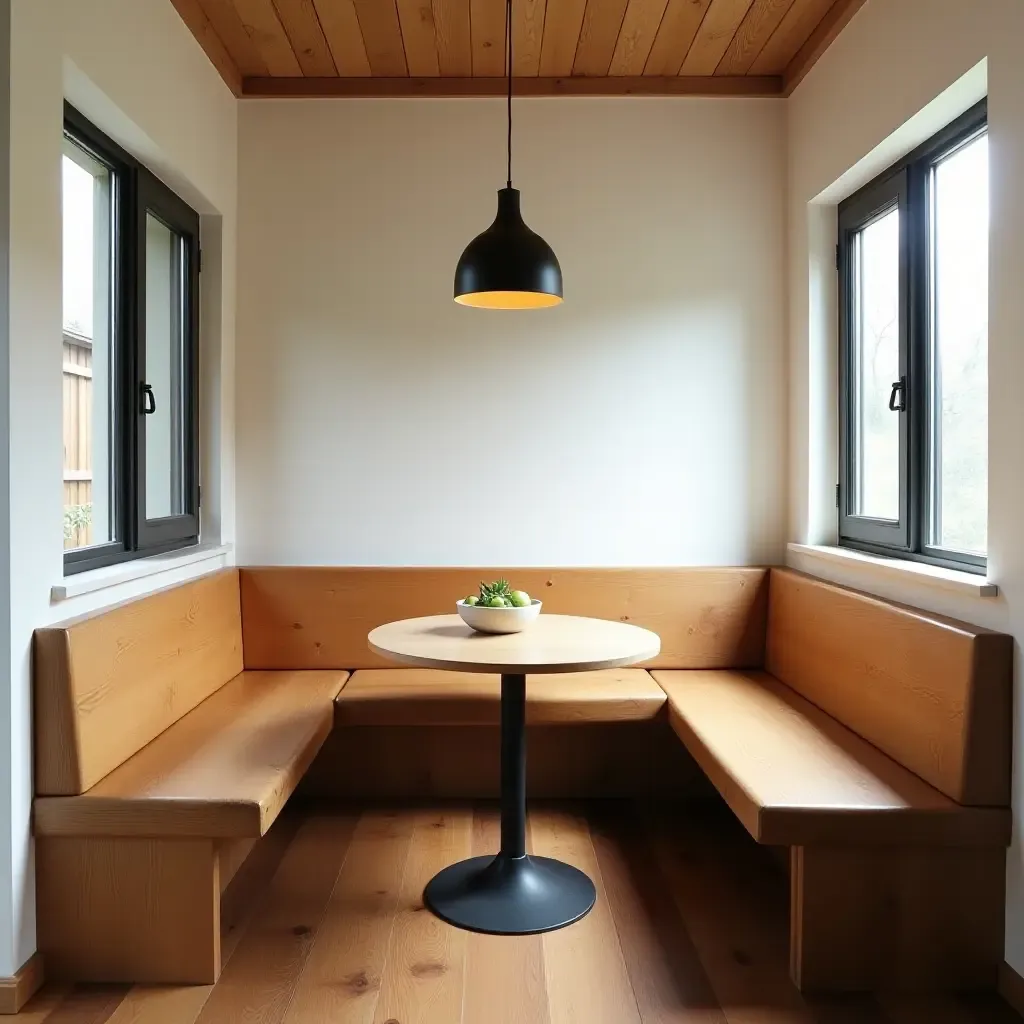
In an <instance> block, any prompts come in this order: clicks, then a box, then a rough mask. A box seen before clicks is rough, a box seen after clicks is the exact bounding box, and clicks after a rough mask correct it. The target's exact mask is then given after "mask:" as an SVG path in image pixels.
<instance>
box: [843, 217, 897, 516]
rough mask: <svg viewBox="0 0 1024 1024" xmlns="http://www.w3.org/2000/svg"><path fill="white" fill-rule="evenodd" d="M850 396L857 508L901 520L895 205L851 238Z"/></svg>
mask: <svg viewBox="0 0 1024 1024" xmlns="http://www.w3.org/2000/svg"><path fill="white" fill-rule="evenodd" d="M851 255H852V259H853V266H852V271H853V280H852V282H851V284H852V299H853V308H852V320H851V325H850V326H851V350H852V357H853V366H852V375H851V385H852V389H853V394H852V396H851V398H852V401H851V404H850V410H851V420H852V422H851V426H852V439H853V453H852V454H853V467H854V474H853V476H854V486H853V492H854V493H853V502H852V509H851V511H852V512H853V514H854V515H858V516H870V517H872V518H875V519H887V520H898V519H899V515H900V481H899V470H900V422H899V414H898V413H895V412H890V410H889V395H890V392H891V390H892V384H893V381H896V380H898V379H899V376H900V369H899V367H900V352H899V333H900V332H899V324H900V316H899V314H900V307H899V291H900V289H899V285H900V273H899V265H900V215H899V209H898V207H893V208H892V209H891V210H889V211H888V212H886V213H884V214H882V215H881V216H880V217H878V218H877V219H875V220H874V221H872V222H871V223H870V224H868V225H867V227H865V228H863V229H862V230H861V231H859V232H858V233H857V234H856V235H855V236H854V239H853V250H852V254H851Z"/></svg>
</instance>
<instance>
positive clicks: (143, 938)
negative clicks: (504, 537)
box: [34, 570, 348, 983]
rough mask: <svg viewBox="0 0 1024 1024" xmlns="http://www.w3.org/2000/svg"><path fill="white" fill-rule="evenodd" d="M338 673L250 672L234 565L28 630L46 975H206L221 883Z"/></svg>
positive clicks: (314, 745) (292, 766) (297, 759)
mask: <svg viewBox="0 0 1024 1024" xmlns="http://www.w3.org/2000/svg"><path fill="white" fill-rule="evenodd" d="M347 675H348V674H347V673H346V672H343V671H337V670H333V669H332V670H314V671H267V672H248V671H244V670H243V657H242V626H241V616H240V604H239V585H238V573H237V571H235V570H230V571H225V572H222V573H218V574H216V575H213V576H208V577H205V578H203V579H201V580H198V581H196V582H193V583H189V584H186V585H184V586H180V587H175V588H173V589H171V590H167V591H163V592H161V593H157V594H154V595H152V596H150V597H146V598H144V599H142V600H139V601H133V602H130V603H128V604H124V605H122V606H120V607H117V608H114V609H110V610H107V611H104V612H102V613H99V614H96V615H92V616H86V617H83V618H81V619H77V620H74V621H71V622H67V623H64V624H62V625H59V626H54V627H51V628H47V629H41V630H38V631H37V633H36V640H35V671H34V676H35V741H36V749H35V756H36V772H35V776H36V779H35V785H36V793H37V799H36V801H35V804H34V832H35V836H36V878H37V901H36V902H37V932H38V942H39V948H40V951H41V952H42V954H43V957H44V961H45V964H46V970H47V973H48V974H49V975H51V976H53V977H58V978H59V977H67V978H71V979H74V980H78V981H90V980H95V981H106V982H113V981H131V982H195V983H204V982H213V981H215V980H216V979H217V976H218V974H219V972H220V900H221V894H222V891H223V889H224V888H225V887H226V886H227V884H228V882H229V881H230V880H231V878H232V876H233V875H234V873H235V872H236V871H237V870H238V868H239V867H240V865H241V864H242V862H243V861H244V860H245V858H246V855H247V854H248V853H249V851H250V850H251V849H252V846H253V844H254V843H255V842H256V840H257V839H259V838H260V837H261V836H263V835H264V834H265V833H266V832H267V830H268V829H269V828H270V826H271V825H272V824H273V822H274V820H275V818H276V817H277V815H278V814H279V812H280V810H281V808H282V807H283V806H284V803H285V801H286V800H287V799H288V797H289V795H290V794H291V793H292V791H293V790H294V788H295V786H296V784H297V783H298V781H299V779H300V778H301V777H302V775H303V773H304V772H305V771H306V769H307V767H308V766H309V764H310V762H311V761H312V759H313V758H314V756H315V755H316V753H317V751H318V750H319V748H320V746H321V744H322V743H323V741H324V739H325V738H326V737H327V735H328V733H329V732H330V731H331V728H332V725H333V704H332V702H333V699H334V697H335V696H336V695H337V693H338V691H339V690H340V689H341V687H342V686H343V685H344V683H345V680H346V678H347Z"/></svg>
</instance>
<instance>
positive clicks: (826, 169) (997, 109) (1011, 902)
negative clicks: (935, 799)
mask: <svg viewBox="0 0 1024 1024" xmlns="http://www.w3.org/2000/svg"><path fill="white" fill-rule="evenodd" d="M1022 40H1024V4H1021V3H1020V0H985V2H984V3H963V2H962V0H868V3H867V4H866V5H865V6H864V7H863V8H862V9H861V11H860V12H859V13H858V14H857V15H856V17H855V18H854V19H853V21H852V22H851V23H850V25H849V26H848V27H847V29H846V30H845V31H844V32H843V33H842V35H841V36H840V37H839V39H838V40H837V41H836V42H835V44H834V45H833V46H832V48H831V49H830V50H829V51H828V52H827V53H826V54H825V56H824V57H823V58H822V60H821V61H820V62H819V63H818V64H817V65H816V66H815V68H814V69H813V70H812V71H811V73H810V74H809V75H808V77H807V78H806V79H805V81H804V82H803V83H802V84H801V85H800V87H799V88H798V89H797V91H796V92H795V93H794V95H793V96H792V97H791V99H790V100H789V103H788V105H787V117H788V196H789V200H788V223H789V227H788V246H789V257H788V262H789V371H790V372H789V394H790V465H791V473H790V537H791V539H793V540H796V541H800V542H804V543H821V542H828V541H829V540H832V539H834V531H835V505H834V490H833V489H834V487H835V481H836V468H835V467H836V417H835V407H836V399H835V383H834V382H835V380H836V373H835V366H836V356H835V353H836V349H837V343H836V327H835V325H836V323H837V317H836V315H835V268H834V263H833V251H834V243H835V230H836V229H835V203H836V202H838V201H839V200H840V199H842V198H844V197H845V196H846V195H848V194H850V192H852V191H854V190H855V189H856V188H857V186H858V185H859V184H861V183H862V182H863V181H866V180H870V178H871V177H872V176H873V175H874V174H875V173H877V172H878V171H880V170H882V169H884V167H886V166H888V164H890V163H891V162H893V161H894V160H895V159H897V158H898V157H899V156H901V155H903V154H904V153H906V152H908V151H909V150H910V149H912V148H913V147H914V146H915V145H916V144H917V143H918V142H920V141H922V140H923V139H925V138H927V137H928V136H929V135H931V134H932V133H933V132H934V131H935V130H937V129H938V128H939V127H941V126H942V125H943V124H945V123H948V121H950V120H952V118H953V117H955V116H956V114H957V113H959V112H960V111H962V110H964V109H966V108H967V107H968V106H970V104H971V103H972V102H973V101H974V100H976V99H978V98H980V97H981V96H983V95H985V93H986V91H987V93H988V97H989V131H990V160H991V204H992V221H991V246H990V260H989V266H990V286H989V287H990V308H989V380H990V385H989V387H990V395H989V403H990V411H989V531H988V535H989V575H990V576H991V578H992V579H994V580H995V581H996V582H997V583H998V584H999V588H1000V596H999V597H998V598H995V599H991V598H990V599H982V598H974V599H970V598H959V597H954V596H950V595H949V594H948V593H947V592H943V591H937V590H935V589H933V588H930V587H926V586H923V585H914V584H912V583H906V584H902V585H901V584H899V583H892V582H891V581H890V582H886V583H882V582H877V581H876V580H875V579H874V578H872V577H870V576H866V575H865V574H864V573H863V572H862V571H855V570H853V569H850V570H839V569H837V568H835V567H832V568H830V569H824V568H823V567H822V565H820V564H817V563H815V564H813V565H811V564H809V563H808V562H807V561H806V560H805V559H803V558H800V557H796V556H794V557H793V558H791V561H792V562H793V563H794V564H796V565H797V566H798V567H803V568H808V569H809V571H813V572H816V573H818V574H819V575H829V576H831V577H832V578H834V579H838V580H839V581H840V582H846V583H850V584H852V585H855V586H860V587H862V588H867V589H873V590H875V591H876V592H878V593H881V594H883V595H884V596H887V597H890V598H893V599H896V600H902V601H906V602H909V603H911V604H915V605H918V606H921V607H925V608H931V609H934V610H936V611H940V612H945V613H948V614H952V615H958V616H960V617H961V618H965V619H968V620H969V621H973V622H977V623H981V624H984V625H989V626H992V627H995V628H998V629H1002V630H1005V631H1007V632H1010V633H1013V634H1014V635H1015V636H1016V637H1018V639H1019V638H1020V637H1022V636H1024V534H1022V529H1021V524H1022V522H1024V513H1022V510H1024V444H1022V440H1024V398H1022V396H1024V345H1022V343H1021V342H1022V339H1024V287H1022V268H1024V190H1022V188H1021V183H1022V182H1024V61H1022V60H1021V41H1022ZM851 168H855V170H854V171H853V173H847V172H849V171H850V169H851ZM1016 662H1017V669H1016V692H1017V702H1016V703H1017V713H1016V716H1017V717H1016V735H1017V741H1016V742H1017V748H1018V749H1020V747H1021V744H1022V740H1021V738H1020V737H1021V724H1022V722H1024V707H1022V704H1024V701H1022V699H1021V693H1022V687H1021V681H1022V671H1021V651H1020V646H1019V643H1018V648H1017V657H1016ZM1017 760H1018V764H1017V765H1016V766H1015V779H1014V789H1015V792H1014V820H1015V829H1014V831H1015V839H1014V846H1013V848H1012V849H1011V851H1010V856H1009V859H1008V867H1007V885H1008V896H1007V925H1006V941H1007V945H1006V956H1007V960H1008V961H1009V962H1010V964H1011V965H1012V966H1013V967H1014V968H1015V969H1016V970H1018V971H1024V845H1022V843H1021V839H1020V825H1021V820H1022V815H1024V758H1018V759H1017Z"/></svg>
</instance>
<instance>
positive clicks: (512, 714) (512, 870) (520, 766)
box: [423, 675, 597, 935]
mask: <svg viewBox="0 0 1024 1024" xmlns="http://www.w3.org/2000/svg"><path fill="white" fill-rule="evenodd" d="M596 898H597V892H596V890H595V889H594V883H593V882H592V881H591V880H590V879H589V878H588V877H587V876H586V875H585V874H584V873H583V872H582V871H580V870H578V869H577V868H574V867H571V866H570V865H569V864H563V863H562V862H561V861H557V860H552V859H551V858H550V857H528V856H527V855H526V676H525V675H503V676H502V677H501V852H500V853H499V854H498V855H497V856H495V857H472V858H471V859H470V860H464V861H460V862H459V863H458V864H453V865H452V866H451V867H447V868H445V869H444V870H443V871H441V872H439V873H438V874H437V875H435V876H434V877H433V878H432V879H431V880H430V882H429V883H428V884H427V887H426V889H425V890H424V892H423V901H424V903H425V904H426V905H427V906H428V907H429V908H430V909H431V910H432V911H433V912H434V913H435V914H437V916H438V917H440V918H441V919H442V920H444V921H447V922H448V923H449V924H453V925H455V926H456V927H458V928H465V929H467V930H468V931H473V932H488V933H490V934H493V935H530V934H533V933H536V932H549V931H553V930H554V929H556V928H564V927H565V926H566V925H568V924H572V923H573V922H574V921H578V920H579V919H580V918H581V917H584V916H585V915H586V914H587V913H588V911H589V910H590V908H591V907H593V905H594V900H595V899H596Z"/></svg>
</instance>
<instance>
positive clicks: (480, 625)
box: [455, 580, 542, 633]
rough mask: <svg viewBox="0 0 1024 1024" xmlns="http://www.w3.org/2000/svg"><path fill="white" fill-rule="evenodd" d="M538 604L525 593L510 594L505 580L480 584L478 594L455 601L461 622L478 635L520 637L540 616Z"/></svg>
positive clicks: (514, 591) (538, 602)
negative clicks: (497, 634)
mask: <svg viewBox="0 0 1024 1024" xmlns="http://www.w3.org/2000/svg"><path fill="white" fill-rule="evenodd" d="M541 604H542V602H541V601H536V600H534V599H533V598H531V597H530V595H529V594H527V593H526V591H525V590H513V589H512V587H511V586H510V585H509V582H508V580H495V581H494V582H493V583H481V584H480V591H479V593H477V594H470V596H469V597H465V598H463V599H462V600H461V601H456V603H455V607H456V609H457V610H458V612H459V615H460V616H462V621H463V622H464V623H465V624H466V625H467V626H469V627H470V629H475V630H476V631H477V632H478V633H521V632H522V631H523V630H524V629H526V627H527V626H529V625H530V623H531V622H534V621H535V620H536V618H537V616H538V615H540V609H541Z"/></svg>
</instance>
